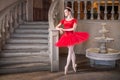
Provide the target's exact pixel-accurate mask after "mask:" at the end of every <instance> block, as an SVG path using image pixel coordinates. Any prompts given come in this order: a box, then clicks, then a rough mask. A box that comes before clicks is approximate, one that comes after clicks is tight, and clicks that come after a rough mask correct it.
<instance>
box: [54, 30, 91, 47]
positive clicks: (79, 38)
mask: <svg viewBox="0 0 120 80" xmlns="http://www.w3.org/2000/svg"><path fill="white" fill-rule="evenodd" d="M88 38H89V34H88V33H87V32H72V31H71V32H70V31H69V32H65V33H64V34H63V35H62V36H61V37H60V39H59V40H58V42H56V44H55V45H56V46H58V47H67V46H71V45H75V44H80V43H82V42H84V41H86V40H87V39H88Z"/></svg>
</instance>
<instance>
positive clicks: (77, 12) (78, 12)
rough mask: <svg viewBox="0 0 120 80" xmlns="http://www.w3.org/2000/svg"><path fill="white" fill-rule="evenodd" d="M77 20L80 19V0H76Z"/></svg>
mask: <svg viewBox="0 0 120 80" xmlns="http://www.w3.org/2000/svg"><path fill="white" fill-rule="evenodd" d="M77 13H78V20H80V1H79V0H78V12H77Z"/></svg>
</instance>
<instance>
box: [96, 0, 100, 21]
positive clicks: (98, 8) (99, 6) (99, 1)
mask: <svg viewBox="0 0 120 80" xmlns="http://www.w3.org/2000/svg"><path fill="white" fill-rule="evenodd" d="M97 18H98V20H100V0H98V17H97Z"/></svg>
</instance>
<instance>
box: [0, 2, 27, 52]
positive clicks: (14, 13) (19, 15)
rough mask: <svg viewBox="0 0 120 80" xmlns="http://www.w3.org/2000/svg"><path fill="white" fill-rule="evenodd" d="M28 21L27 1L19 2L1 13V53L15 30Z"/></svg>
mask: <svg viewBox="0 0 120 80" xmlns="http://www.w3.org/2000/svg"><path fill="white" fill-rule="evenodd" d="M25 20H26V0H20V1H17V2H15V3H13V4H11V5H10V6H8V7H7V8H5V9H4V10H2V11H0V52H1V50H2V47H3V45H4V44H5V42H6V40H7V39H8V38H9V37H10V34H11V33H12V32H13V31H14V29H15V28H16V27H17V26H18V25H19V24H21V23H23V21H25Z"/></svg>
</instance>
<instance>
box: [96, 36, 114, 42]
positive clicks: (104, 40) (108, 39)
mask: <svg viewBox="0 0 120 80" xmlns="http://www.w3.org/2000/svg"><path fill="white" fill-rule="evenodd" d="M95 39H96V40H97V41H98V42H111V41H114V39H113V38H108V37H106V38H104V37H96V38H95Z"/></svg>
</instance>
